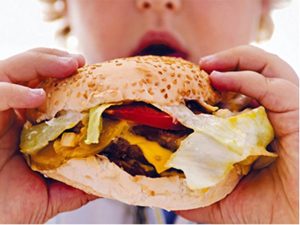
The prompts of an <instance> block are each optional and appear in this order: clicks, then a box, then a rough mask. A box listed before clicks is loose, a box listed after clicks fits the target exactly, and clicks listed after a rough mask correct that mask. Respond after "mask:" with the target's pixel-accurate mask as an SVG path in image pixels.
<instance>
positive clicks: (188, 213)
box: [176, 203, 224, 223]
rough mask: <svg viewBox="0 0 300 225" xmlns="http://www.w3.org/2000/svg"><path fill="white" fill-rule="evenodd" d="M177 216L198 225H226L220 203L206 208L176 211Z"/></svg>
mask: <svg viewBox="0 0 300 225" xmlns="http://www.w3.org/2000/svg"><path fill="white" fill-rule="evenodd" d="M176 214H178V215H180V216H182V217H184V218H186V219H188V220H191V221H195V222H198V223H224V218H223V217H222V211H221V207H220V206H219V203H215V204H213V205H211V206H208V207H204V208H198V209H192V210H182V211H176Z"/></svg>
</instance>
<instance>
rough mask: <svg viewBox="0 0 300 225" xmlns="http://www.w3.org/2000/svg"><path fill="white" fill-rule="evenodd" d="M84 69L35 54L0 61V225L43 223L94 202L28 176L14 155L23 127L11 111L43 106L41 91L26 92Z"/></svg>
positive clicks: (75, 61)
mask: <svg viewBox="0 0 300 225" xmlns="http://www.w3.org/2000/svg"><path fill="white" fill-rule="evenodd" d="M83 65H84V58H83V57H82V56H80V55H71V54H68V53H67V52H63V51H59V50H55V49H45V48H39V49H34V50H30V51H27V52H25V53H22V54H19V55H16V56H14V57H11V58H8V59H7V60H4V61H0V96H1V101H0V223H43V222H46V221H47V220H48V219H49V218H51V217H52V216H54V215H56V214H57V213H59V212H63V211H67V210H72V209H75V208H78V207H80V206H81V205H83V204H85V203H87V202H88V201H89V200H90V199H92V198H94V197H93V196H90V195H87V194H85V193H83V192H82V191H79V190H77V189H74V188H71V187H69V186H67V185H64V184H62V183H59V182H56V181H50V180H46V179H44V178H43V177H42V176H41V175H40V174H38V173H35V172H33V171H31V170H30V168H29V167H28V166H27V164H26V162H25V160H24V158H23V157H22V155H21V154H20V152H19V151H18V143H19V136H20V130H21V128H22V122H21V121H20V119H19V117H18V114H17V113H16V109H25V108H34V107H37V106H39V105H40V104H42V102H43V101H44V100H45V92H44V90H43V89H32V88H29V87H27V86H28V85H32V84H33V83H36V82H38V81H39V80H42V79H44V78H46V77H57V78H63V77H66V76H69V75H71V74H72V73H74V72H75V71H76V69H77V68H78V67H81V66H83Z"/></svg>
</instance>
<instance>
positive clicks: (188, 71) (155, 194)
mask: <svg viewBox="0 0 300 225" xmlns="http://www.w3.org/2000/svg"><path fill="white" fill-rule="evenodd" d="M41 87H43V88H44V89H45V91H46V93H47V100H46V102H45V104H44V105H43V106H41V107H40V108H38V109H37V110H35V111H31V113H30V115H31V118H33V120H35V121H37V122H38V121H42V120H47V119H51V118H53V117H54V116H55V115H56V114H57V113H58V112H60V111H62V110H66V111H68V110H72V111H78V112H82V111H85V110H88V109H90V108H91V107H94V106H96V105H99V104H104V103H114V102H124V101H143V102H146V103H149V104H154V105H179V104H183V103H184V102H185V100H195V101H197V102H199V103H200V104H201V105H202V106H204V107H206V108H207V109H211V110H213V109H214V107H213V105H215V104H216V103H217V102H218V101H219V100H220V97H219V95H218V94H217V93H216V92H215V91H214V90H213V89H212V87H211V86H210V84H209V79H208V75H207V74H206V73H205V72H204V71H201V70H200V68H199V66H197V65H195V64H192V63H190V62H188V61H185V60H183V59H178V58H171V57H157V56H145V57H132V58H123V59H116V60H112V61H108V62H104V63H99V64H94V65H88V66H85V67H83V68H81V69H79V70H78V72H77V74H75V75H74V76H71V77H68V78H65V79H63V80H57V79H49V80H47V81H45V82H44V83H43V84H42V85H41ZM31 167H32V169H33V170H36V171H39V172H41V173H43V174H44V175H46V176H48V177H51V178H54V179H57V180H59V181H62V182H64V183H66V184H69V185H71V186H73V187H76V188H79V189H81V190H84V191H85V192H87V193H91V194H94V195H97V196H102V197H106V198H112V199H116V200H120V201H123V202H125V203H128V204H133V205H142V206H153V207H160V208H165V209H168V210H183V209H192V208H197V207H203V206H207V205H210V204H212V203H214V202H216V201H218V200H220V199H222V198H224V197H225V196H226V195H227V194H228V193H230V192H231V191H232V190H233V188H234V187H235V185H236V184H237V183H238V180H239V179H240V175H239V174H238V172H237V171H236V170H235V169H233V170H232V171H231V172H230V173H229V175H228V176H227V177H226V178H225V179H224V180H222V181H220V182H219V183H218V184H217V185H215V186H214V187H211V188H207V189H205V190H203V189H202V190H192V189H190V188H189V187H188V186H187V183H186V181H185V178H182V177H179V176H177V175H174V176H171V177H160V178H149V177H146V176H131V175H130V174H128V173H127V172H125V171H124V170H122V169H121V168H120V167H118V166H117V165H116V164H114V163H112V162H110V161H109V160H108V159H107V158H106V157H105V156H103V155H95V156H90V157H87V158H82V159H71V160H69V161H68V162H66V163H65V164H63V165H61V166H60V167H58V168H56V169H52V170H39V169H38V168H36V167H35V166H34V165H31Z"/></svg>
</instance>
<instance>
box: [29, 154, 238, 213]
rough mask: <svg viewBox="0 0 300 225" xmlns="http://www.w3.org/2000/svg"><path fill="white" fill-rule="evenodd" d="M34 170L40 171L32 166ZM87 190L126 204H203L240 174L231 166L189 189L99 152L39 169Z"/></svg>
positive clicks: (182, 207) (224, 190)
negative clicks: (210, 182) (206, 184)
mask: <svg viewBox="0 0 300 225" xmlns="http://www.w3.org/2000/svg"><path fill="white" fill-rule="evenodd" d="M33 169H34V170H37V171H39V170H38V169H36V168H34V167H33ZM40 172H41V173H43V174H45V175H46V176H48V177H51V178H54V179H56V180H59V181H62V182H64V183H66V184H69V185H71V186H73V187H76V188H79V189H81V190H84V191H85V192H87V193H90V194H94V195H96V196H101V197H105V198H111V199H116V200H119V201H122V202H125V203H127V204H132V205H141V206H151V207H159V208H164V209H167V210H185V209H193V208H198V207H205V206H208V205H211V204H212V203H214V202H216V201H218V200H221V199H223V198H224V197H225V196H226V195H227V194H229V193H230V192H231V191H232V190H233V189H234V187H235V186H236V184H237V183H238V181H239V179H240V176H239V175H238V173H237V171H236V170H235V169H234V170H232V171H231V172H230V174H229V175H228V176H227V177H226V178H225V179H224V180H222V181H221V182H220V183H218V184H217V185H215V186H214V187H211V188H209V189H206V190H196V191H195V190H191V189H189V188H188V187H187V185H186V182H185V179H184V178H179V177H178V176H172V177H162V178H149V177H145V176H135V177H133V176H131V175H130V174H128V173H126V172H125V171H123V170H122V169H120V168H119V167H118V166H117V165H115V164H114V163H111V162H109V160H108V159H107V158H106V157H105V156H102V155H96V156H91V157H88V158H84V159H71V160H69V161H68V162H67V163H66V164H64V165H62V166H61V167H59V168H57V169H55V170H46V171H45V170H44V171H40Z"/></svg>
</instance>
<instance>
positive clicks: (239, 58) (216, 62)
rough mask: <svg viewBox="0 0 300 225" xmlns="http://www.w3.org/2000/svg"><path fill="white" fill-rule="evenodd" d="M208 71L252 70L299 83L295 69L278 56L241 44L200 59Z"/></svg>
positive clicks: (202, 66)
mask: <svg viewBox="0 0 300 225" xmlns="http://www.w3.org/2000/svg"><path fill="white" fill-rule="evenodd" d="M199 63H200V67H201V68H202V69H204V70H206V71H207V72H209V73H210V72H212V71H213V70H217V71H233V70H234V71H239V70H252V71H255V72H258V73H261V74H263V75H264V76H267V77H276V78H282V79H286V80H289V81H291V82H292V83H294V84H297V85H298V77H297V74H296V73H295V71H294V70H293V69H292V68H291V67H290V66H289V65H288V64H287V63H286V62H285V61H283V60H282V59H280V58H279V57H278V56H276V55H274V54H271V53H268V52H266V51H264V50H262V49H259V48H256V47H253V46H240V47H236V48H233V49H230V50H227V51H223V52H220V53H217V54H214V55H210V56H207V57H204V58H202V59H200V62H199Z"/></svg>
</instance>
